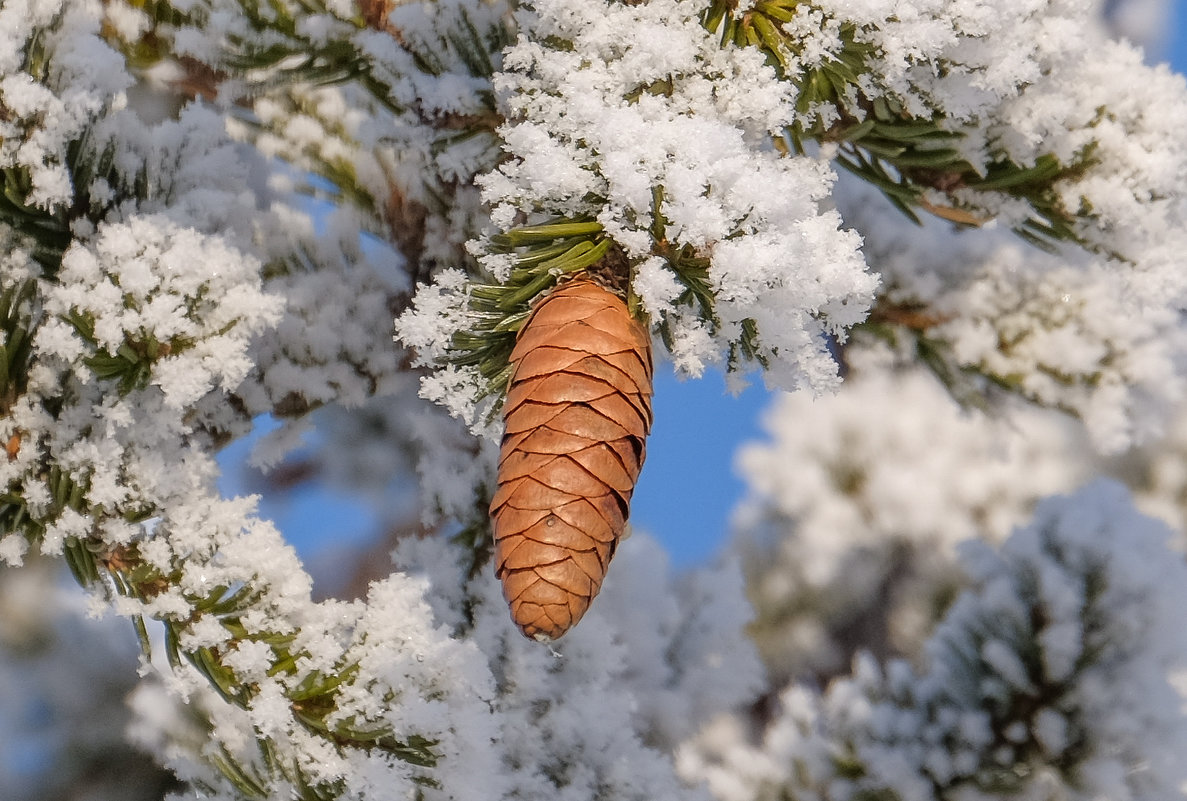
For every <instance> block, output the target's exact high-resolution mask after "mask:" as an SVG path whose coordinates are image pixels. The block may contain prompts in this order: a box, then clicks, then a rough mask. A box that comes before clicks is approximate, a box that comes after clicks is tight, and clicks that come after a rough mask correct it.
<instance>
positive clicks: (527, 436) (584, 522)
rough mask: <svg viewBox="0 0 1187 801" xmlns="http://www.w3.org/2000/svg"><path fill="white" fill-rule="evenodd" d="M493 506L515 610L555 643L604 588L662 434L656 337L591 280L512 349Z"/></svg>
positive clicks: (556, 300) (519, 621)
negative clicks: (648, 452)
mask: <svg viewBox="0 0 1187 801" xmlns="http://www.w3.org/2000/svg"><path fill="white" fill-rule="evenodd" d="M510 361H511V381H510V385H509V388H508V391H507V400H506V402H505V403H504V406H503V419H504V421H505V423H506V428H505V430H504V433H503V448H502V451H501V453H500V455H499V472H498V489H497V490H496V492H495V496H494V499H493V500H492V501H491V506H490V513H491V518H492V520H493V522H494V536H495V569H496V572H497V574H498V576H499V579H500V580H501V581H502V582H503V594H504V596H505V597H506V598H507V602H508V603H509V604H510V606H511V617H512V619H513V620H514V621H515V623H516V625H518V626H519V628H520V630H522V631H523V633H524V634H525V635H527V636H528V637H532V638H534V639H537V640H542V641H548V640H555V639H557V638H558V637H560V636H561V635H563V634H564V633H565V632H566V631H568V630H569V629H570V628H571V627H572V626H574V625H575V624H576V623H577V621H578V620H580V619H581V616H582V615H583V614H585V610H586V609H588V608H589V604H590V602H591V601H592V600H593V598H594V596H595V595H597V594H598V590H599V589H601V586H602V579H603V578H604V577H605V575H606V569H607V567H608V566H609V564H610V559H611V557H613V556H614V548H615V546H616V545H617V544H618V539H619V537H620V536H621V535H622V532H623V529H624V527H625V526H626V519H627V514H628V512H629V509H630V501H631V493H632V492H633V490H634V488H635V481H636V480H637V479H638V477H639V470H640V469H641V468H642V467H643V456H644V452H645V448H644V441H645V440H646V437H647V433H648V432H649V431H650V430H651V338H650V336H649V335H648V332H647V329H646V328H645V327H644V326H643V325H641V324H640V323H639V322H638V321H637V320H635V319H634V318H633V317H632V316H631V314H630V312H629V311H628V310H627V306H626V304H625V303H624V302H623V301H622V299H621V298H619V297H618V296H617V295H615V294H614V293H612V292H610V291H608V290H606V289H604V288H602V286H600V285H599V284H597V283H595V282H594V281H593V280H591V279H589V278H587V277H584V276H582V277H578V278H576V279H574V280H572V281H570V282H568V283H565V284H563V285H561V286H560V287H559V288H557V289H556V290H555V291H553V292H552V293H551V294H549V295H547V296H545V297H544V298H543V299H542V300H541V301H539V302H538V303H537V304H536V307H535V308H534V309H533V310H532V314H531V316H530V317H529V318H528V320H527V322H525V323H524V325H523V328H522V329H520V332H519V336H518V338H517V340H516V344H515V349H514V350H513V351H512V352H511V358H510Z"/></svg>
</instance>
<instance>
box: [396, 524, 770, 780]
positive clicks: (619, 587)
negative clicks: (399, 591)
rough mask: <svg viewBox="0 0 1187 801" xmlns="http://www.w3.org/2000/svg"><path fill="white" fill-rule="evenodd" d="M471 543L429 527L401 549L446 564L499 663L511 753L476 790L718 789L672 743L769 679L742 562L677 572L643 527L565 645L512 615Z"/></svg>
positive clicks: (472, 629)
mask: <svg viewBox="0 0 1187 801" xmlns="http://www.w3.org/2000/svg"><path fill="white" fill-rule="evenodd" d="M458 555H459V554H458V553H457V552H456V551H454V550H452V549H449V548H443V547H442V545H441V544H440V543H439V542H436V541H433V540H420V541H411V542H407V543H405V544H403V545H401V546H400V548H399V549H398V551H397V554H396V559H397V562H398V563H401V564H406V565H410V566H417V569H418V570H422V571H425V572H426V573H428V574H430V575H432V576H433V578H434V580H433V583H432V591H431V595H430V597H431V602H432V604H433V608H434V611H435V612H436V613H437V614H438V615H439V616H440V617H441V618H442V619H443V620H444V621H445V622H446V623H448V624H450V625H452V626H458V627H460V628H461V630H462V632H464V633H465V636H466V638H467V639H468V640H469V641H470V642H472V643H474V644H476V645H477V646H478V648H479V649H481V651H482V653H483V654H484V655H485V657H486V660H487V664H489V669H490V674H489V675H490V680H491V681H492V682H493V685H494V695H493V697H492V698H491V699H490V703H491V706H492V710H493V722H494V724H495V725H496V726H497V730H496V732H495V737H496V740H495V747H496V749H497V751H498V753H499V759H500V761H501V767H500V769H499V770H497V771H494V772H492V773H491V774H490V775H489V776H488V777H487V778H486V779H485V785H484V786H482V787H481V788H480V789H482V790H483V791H484V792H483V793H482V794H481V795H478V796H467V797H481V798H490V797H509V798H562V799H574V801H576V800H577V799H588V798H597V797H612V798H623V799H639V800H640V801H643V799H648V800H650V799H656V800H657V801H658V800H659V799H703V798H707V796H705V795H704V794H703V792H701V791H698V790H694V789H691V788H688V787H686V786H684V785H683V784H682V783H681V782H680V781H679V780H678V779H677V778H676V777H675V775H674V773H673V770H672V764H671V761H670V758H669V757H668V756H667V753H668V750H669V749H671V748H673V747H675V745H676V744H677V743H678V742H679V741H680V740H681V739H683V738H684V737H686V736H687V735H688V733H689V732H691V731H695V730H696V729H697V728H698V727H699V726H700V725H701V724H702V723H703V722H704V721H706V720H707V719H708V718H709V717H711V716H713V715H716V714H719V713H721V712H723V711H724V710H726V709H729V708H732V707H733V706H735V705H737V704H740V703H745V702H747V701H749V700H750V699H751V698H752V697H753V694H754V693H755V691H756V690H757V689H758V687H759V686H760V681H761V671H760V668H759V666H758V663H757V660H756V658H755V656H754V652H753V649H752V647H751V646H750V645H749V644H748V643H747V641H746V640H745V637H744V636H743V635H742V633H741V626H742V625H743V624H744V622H745V621H746V619H747V617H748V616H749V609H748V606H747V604H746V602H745V600H744V598H743V596H742V595H741V586H740V582H739V581H738V577H737V573H736V571H735V570H734V569H732V568H730V567H723V568H719V569H707V570H705V571H702V572H701V573H700V574H699V575H696V576H689V577H687V578H686V579H684V580H680V581H677V580H676V579H674V578H673V577H672V576H671V574H670V571H669V568H668V566H667V564H666V557H665V556H664V554H663V553H662V551H661V550H660V549H659V548H658V546H657V545H656V544H655V543H654V542H653V541H651V540H649V539H647V538H646V537H644V536H642V535H636V536H634V537H632V538H631V539H630V540H628V541H626V542H625V543H623V545H622V547H621V548H620V549H619V551H618V553H617V555H616V557H615V562H614V564H615V568H616V569H615V570H613V571H611V572H610V574H609V576H608V577H607V580H606V584H605V586H604V587H603V589H602V592H601V594H600V595H599V597H598V602H597V603H595V604H594V605H593V606H592V607H591V609H590V611H589V613H588V614H587V615H586V616H585V617H584V618H583V619H582V622H581V626H579V627H577V628H576V629H574V630H573V631H572V632H570V633H569V634H567V635H566V636H565V638H564V640H563V641H562V642H561V643H558V644H557V645H556V649H555V652H552V651H550V650H549V649H546V648H541V647H539V646H538V645H537V644H535V643H532V642H530V641H527V640H525V639H524V638H523V637H522V635H520V634H519V633H518V631H517V630H516V629H515V627H514V626H513V625H512V624H511V622H510V619H509V617H508V614H507V609H506V604H505V603H504V601H503V599H502V594H501V591H500V588H499V584H498V582H497V581H496V580H495V578H494V576H493V575H490V574H489V573H487V572H486V571H483V573H482V574H481V575H480V576H478V577H477V578H474V579H471V580H470V581H469V583H468V584H467V582H466V580H465V577H464V573H463V572H462V566H461V565H459V564H458V562H457V557H458ZM661 654H666V656H665V657H662V658H661V657H660V655H661Z"/></svg>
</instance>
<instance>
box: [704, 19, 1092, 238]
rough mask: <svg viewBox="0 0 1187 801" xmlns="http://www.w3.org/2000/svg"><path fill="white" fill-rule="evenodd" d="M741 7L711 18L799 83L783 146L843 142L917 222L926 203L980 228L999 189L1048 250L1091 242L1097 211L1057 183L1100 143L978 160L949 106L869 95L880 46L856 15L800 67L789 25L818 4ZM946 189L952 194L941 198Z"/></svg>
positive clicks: (730, 38)
mask: <svg viewBox="0 0 1187 801" xmlns="http://www.w3.org/2000/svg"><path fill="white" fill-rule="evenodd" d="M735 8H736V3H734V2H732V0H714V2H712V3H711V4H710V5H709V6H708V7H707V8H706V9H705V11H704V12H703V14H702V22H703V24H704V25H705V27H706V28H707V29H708V30H709V31H711V32H717V31H718V30H720V32H721V44H722V46H723V47H754V48H757V49H759V50H761V51H762V52H763V53H764V54H765V55H766V57H767V61H768V63H769V64H770V65H771V66H772V67H773V68H774V69H775V70H776V71H777V73H778V74H779V76H780V78H781V79H782V80H786V81H791V82H792V83H794V84H795V86H796V88H797V90H798V97H797V101H796V103H797V110H798V111H799V113H800V119H798V120H797V121H796V122H795V123H794V124H793V125H791V126H790V127H788V128H787V130H786V131H785V134H784V138H783V139H782V140H776V142H775V144H776V147H779V148H781V149H784V150H786V151H787V152H792V153H804V152H805V147H806V145H807V143H809V142H811V143H815V144H817V145H822V144H832V145H834V146H835V147H836V148H837V151H838V153H837V156H836V162H837V164H839V165H840V166H841V167H843V168H844V169H846V170H847V171H849V172H851V173H853V174H854V175H856V176H857V177H859V178H861V179H862V180H864V181H866V182H868V183H869V184H871V185H873V186H875V187H877V188H878V189H879V190H880V191H881V192H882V194H883V195H884V196H885V197H886V198H887V200H889V201H890V203H891V204H893V205H894V206H895V207H896V208H897V209H898V210H899V211H900V212H902V213H903V215H904V216H906V217H907V218H908V219H910V220H912V221H913V222H915V223H919V217H918V215H917V213H916V211H917V210H920V209H921V210H924V211H927V212H929V213H931V214H934V215H935V216H937V217H941V218H943V219H946V220H949V221H950V222H953V223H955V224H957V225H959V226H964V227H978V226H980V225H983V224H984V223H985V222H987V221H988V220H989V219H991V218H992V217H993V216H994V215H993V212H992V211H990V210H989V209H991V208H992V207H994V206H996V205H998V202H997V201H996V200H995V195H999V196H1004V197H1006V198H1009V199H1014V200H1022V201H1024V202H1026V203H1027V204H1028V205H1029V206H1030V209H1031V215H1030V217H1029V218H1028V219H1026V220H1024V221H1022V222H1021V223H1019V224H1018V225H1016V226H1015V230H1016V231H1017V233H1018V234H1019V235H1020V236H1022V237H1023V238H1025V239H1026V240H1027V241H1029V242H1031V243H1032V244H1035V245H1037V246H1039V247H1042V248H1044V249H1051V248H1053V247H1055V246H1056V245H1057V244H1058V243H1060V242H1071V243H1075V244H1079V245H1087V244H1088V243H1087V242H1086V240H1085V239H1084V238H1083V237H1082V236H1081V235H1080V234H1079V233H1078V231H1077V223H1080V222H1083V219H1082V218H1084V217H1088V218H1090V217H1091V212H1090V211H1087V212H1086V211H1084V210H1081V209H1068V208H1066V207H1065V206H1064V204H1063V202H1062V200H1061V199H1060V196H1059V194H1058V192H1057V190H1056V186H1057V185H1058V184H1059V183H1060V182H1064V181H1067V180H1069V179H1073V178H1076V177H1078V176H1080V175H1081V174H1083V173H1084V171H1086V170H1087V169H1090V168H1091V167H1092V165H1093V158H1092V148H1091V147H1089V148H1085V150H1084V151H1083V152H1081V153H1079V154H1077V156H1076V157H1075V159H1073V160H1072V161H1071V162H1070V163H1066V164H1065V163H1061V162H1060V160H1059V159H1058V158H1057V157H1056V156H1054V155H1052V154H1049V153H1048V154H1044V155H1042V156H1040V157H1038V158H1037V159H1036V160H1035V162H1034V163H1033V164H1018V163H1016V162H1015V161H1013V160H1012V159H1011V158H1010V157H1009V156H1007V155H1005V154H1001V153H999V154H991V158H990V161H989V163H988V164H987V165H984V166H979V165H974V164H971V163H970V162H969V161H967V160H966V156H965V152H964V147H963V146H964V143H965V140H966V139H967V137H968V133H969V132H970V131H973V130H974V128H972V127H970V126H968V124H967V123H956V124H954V123H952V122H950V121H948V120H946V119H945V117H944V115H943V114H942V113H940V112H936V113H934V114H932V115H930V116H920V115H918V114H916V113H912V112H910V111H909V110H908V109H907V106H906V104H905V103H904V102H903V101H902V99H901V98H898V97H896V96H895V95H894V93H893V92H890V91H885V92H884V93H882V94H874V95H871V94H870V92H869V89H868V87H867V81H868V79H869V77H870V73H871V67H870V64H869V61H870V60H871V58H872V57H873V56H874V55H875V54H876V52H877V51H876V47H875V46H874V45H873V44H871V43H870V42H869V41H867V40H866V38H865V37H864V36H863V33H864V32H863V31H860V30H859V29H858V27H857V26H856V25H854V24H853V23H850V22H841V23H840V25H839V39H840V47H839V49H838V50H837V51H836V52H833V53H831V54H829V55H828V56H826V57H825V58H824V59H823V60H822V61H821V62H820V63H818V64H813V65H809V66H806V67H799V66H797V65H798V60H797V59H794V58H793V56H794V54H796V52H797V50H798V45H797V42H796V40H795V38H794V37H792V36H791V35H789V34H788V33H787V31H786V30H785V28H784V24H785V23H788V22H790V21H791V20H792V19H794V18H795V17H796V15H797V14H803V13H805V11H806V10H808V9H810V8H812V6H811V4H810V3H805V2H802V0H764V2H760V3H757V4H755V5H754V6H753V7H752V8H748V9H747V10H746V11H744V12H742V13H741V14H737V13H736V12H735ZM875 81H876V78H875ZM823 109H827V112H826V111H822V110H823ZM961 190H965V191H961ZM937 195H939V196H943V197H945V198H946V200H945V201H944V202H943V203H937V202H936V201H935V200H934V198H935V197H936V196H937ZM982 198H984V200H982Z"/></svg>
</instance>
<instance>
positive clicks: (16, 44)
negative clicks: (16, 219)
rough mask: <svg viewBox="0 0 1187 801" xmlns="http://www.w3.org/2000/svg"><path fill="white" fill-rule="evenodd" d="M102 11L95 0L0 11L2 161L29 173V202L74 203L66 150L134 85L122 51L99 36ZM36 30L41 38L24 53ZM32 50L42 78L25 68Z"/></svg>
mask: <svg viewBox="0 0 1187 801" xmlns="http://www.w3.org/2000/svg"><path fill="white" fill-rule="evenodd" d="M99 14H100V8H99V3H98V2H95V0H82V1H81V2H68V3H67V2H52V0H51V2H33V1H32V0H24V1H18V2H12V3H5V4H4V7H3V8H2V9H0V40H2V46H0V49H2V50H3V52H4V56H3V57H2V59H0V112H3V113H0V166H3V167H17V168H22V169H24V170H27V171H28V175H29V180H30V182H31V184H32V191H31V192H30V194H29V196H28V201H29V202H30V203H31V205H36V206H40V207H44V208H48V207H51V206H56V205H61V204H69V203H70V201H71V200H72V199H73V189H74V187H73V186H72V185H71V179H70V173H69V171H68V169H67V163H66V162H67V153H66V150H67V147H68V146H69V144H70V143H71V142H72V141H74V140H77V139H78V138H79V137H80V136H81V134H82V133H83V131H84V130H85V128H86V127H87V126H88V124H90V123H91V122H93V121H94V120H95V118H97V117H98V116H99V115H100V114H101V113H103V112H104V111H107V110H110V109H111V108H113V107H115V106H118V105H120V104H122V103H123V92H124V90H125V89H127V88H128V86H129V85H130V84H131V82H132V81H131V78H130V76H129V75H128V73H127V71H126V70H125V69H124V65H123V59H122V57H121V56H120V54H119V53H117V52H115V51H114V50H112V49H111V48H110V47H109V46H108V45H107V44H106V43H105V42H104V41H103V40H102V39H100V38H99V35H98V34H99ZM51 22H56V25H54V26H52V27H51V26H50V23H51ZM39 29H40V30H45V34H44V35H43V38H42V39H41V41H39V42H37V43H36V44H35V45H33V46H32V47H30V48H29V49H28V50H27V49H26V43H27V42H29V40H30V39H32V38H33V37H34V34H35V33H36V32H38V31H39ZM47 29H48V30H47ZM30 50H31V51H33V52H35V53H36V55H35V56H33V58H36V59H38V60H40V61H41V62H42V63H41V64H39V65H38V67H40V68H41V69H44V70H45V75H44V82H42V80H41V79H42V76H41V75H37V76H34V75H33V74H31V73H30V72H29V71H28V70H29V69H30V68H31V67H33V65H32V64H30V63H29V62H30V61H32V60H33V58H30V56H31V55H32V54H31V53H30V52H29V51H30ZM38 51H39V52H38ZM33 68H34V69H37V68H36V67H33Z"/></svg>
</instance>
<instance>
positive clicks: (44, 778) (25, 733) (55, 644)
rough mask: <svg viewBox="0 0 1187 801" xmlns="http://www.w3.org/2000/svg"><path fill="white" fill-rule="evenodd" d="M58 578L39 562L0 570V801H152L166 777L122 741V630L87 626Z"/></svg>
mask: <svg viewBox="0 0 1187 801" xmlns="http://www.w3.org/2000/svg"><path fill="white" fill-rule="evenodd" d="M64 573H65V571H64V570H62V567H61V565H60V564H58V563H52V562H49V561H47V560H33V561H31V562H30V563H29V564H26V565H25V566H23V567H22V568H21V569H20V570H19V571H17V570H13V569H3V570H0V733H2V734H0V795H2V796H3V797H4V798H13V799H17V798H19V799H22V801H57V799H62V798H76V797H77V798H81V797H84V796H85V797H86V798H90V799H95V801H107V800H108V799H110V801H151V800H152V799H159V798H160V797H161V793H162V792H163V791H164V789H165V788H166V787H168V786H169V785H170V784H171V783H172V780H171V777H170V776H169V775H168V774H167V773H166V772H164V771H163V770H161V769H159V768H156V767H155V766H153V765H152V764H151V761H150V760H148V759H146V755H145V754H144V753H142V752H140V751H138V750H136V749H135V748H133V747H132V746H131V745H129V744H128V743H127V742H125V738H124V735H125V731H124V729H125V728H126V726H127V723H128V720H129V711H128V709H127V707H126V705H125V696H126V695H127V694H128V693H130V692H131V691H132V688H133V685H134V683H135V681H136V657H135V645H134V643H133V642H132V640H131V638H129V637H128V625H127V622H126V621H124V620H120V619H118V618H116V617H114V616H107V617H105V618H103V619H99V620H96V619H88V615H87V611H88V604H87V598H86V596H85V594H84V593H83V592H82V591H80V590H79V589H78V588H77V587H76V586H72V585H73V582H72V581H71V580H70V579H69V578H68V577H67V576H65V575H64ZM67 582H70V583H69V584H67Z"/></svg>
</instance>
